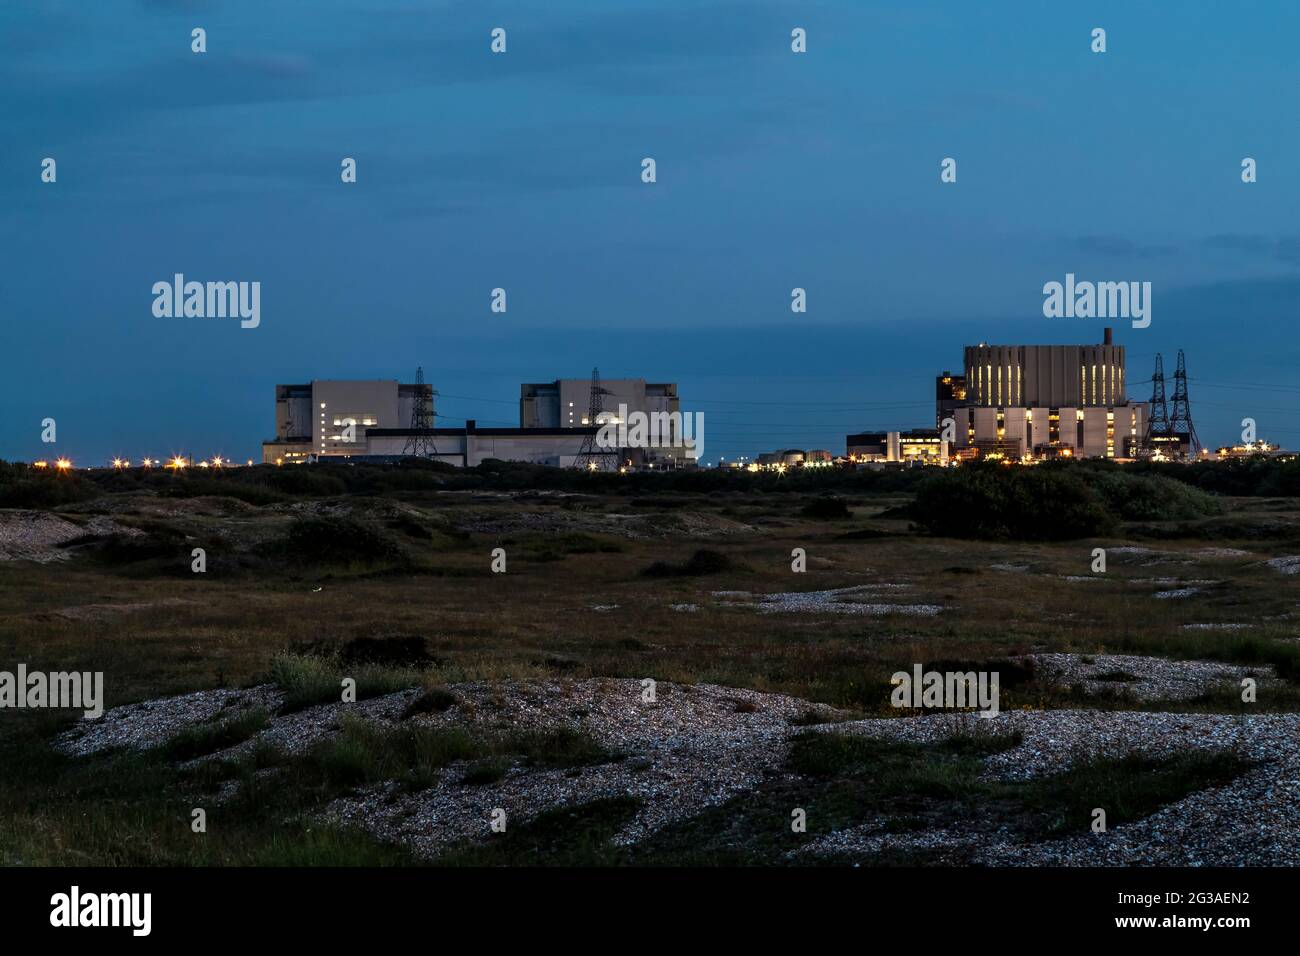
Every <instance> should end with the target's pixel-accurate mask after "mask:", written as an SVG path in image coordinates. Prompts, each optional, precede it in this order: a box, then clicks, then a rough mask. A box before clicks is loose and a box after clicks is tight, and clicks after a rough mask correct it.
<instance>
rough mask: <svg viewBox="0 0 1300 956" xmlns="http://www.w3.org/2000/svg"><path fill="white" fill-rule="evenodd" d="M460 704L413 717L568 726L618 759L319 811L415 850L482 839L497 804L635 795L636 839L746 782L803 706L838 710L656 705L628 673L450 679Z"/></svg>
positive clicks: (518, 814)
mask: <svg viewBox="0 0 1300 956" xmlns="http://www.w3.org/2000/svg"><path fill="white" fill-rule="evenodd" d="M450 689H451V690H452V691H453V693H455V694H456V695H457V696H458V697H459V698H461V701H462V703H461V704H460V705H458V706H455V707H452V708H451V709H450V710H448V711H446V712H444V713H441V714H429V715H421V716H419V717H416V718H413V719H414V720H418V721H421V722H424V723H427V724H430V725H437V724H440V723H465V722H466V721H468V722H469V724H471V725H477V726H479V727H481V728H483V729H507V728H508V729H510V730H514V731H517V730H534V729H555V728H559V727H570V728H573V729H577V730H582V731H585V732H587V733H589V734H591V735H592V736H593V737H594V738H595V739H596V740H597V741H599V742H600V743H601V744H602V745H603V746H604V747H606V748H607V749H609V750H610V751H613V752H615V753H617V754H619V755H620V759H617V760H615V761H612V762H610V763H605V764H599V765H596V766H590V767H582V768H574V769H567V770H565V769H561V770H531V769H528V768H522V767H516V768H514V769H513V770H512V771H511V772H510V773H509V775H508V776H507V777H506V778H505V779H503V780H501V781H498V782H497V783H493V784H487V785H483V786H466V785H464V784H462V783H460V775H459V773H457V772H455V770H453V772H450V773H448V774H446V775H445V778H446V779H444V781H441V782H440V783H439V784H438V785H437V786H435V787H433V788H430V789H429V790H425V791H421V792H418V793H413V794H402V793H399V792H397V790H396V789H395V788H394V787H393V786H391V785H383V786H378V787H373V788H369V789H367V790H364V791H362V792H360V793H358V794H356V795H354V796H350V797H347V798H343V799H340V800H336V801H334V802H333V803H332V804H330V806H329V808H328V809H327V817H328V818H329V819H333V820H336V821H338V822H340V823H347V824H354V825H358V826H361V827H364V828H365V829H366V830H368V831H369V832H371V833H373V834H374V835H376V836H378V837H380V838H382V839H389V840H397V841H400V842H402V843H404V844H406V845H408V846H410V847H411V848H412V849H413V850H414V851H415V852H417V853H418V854H420V855H422V856H436V855H437V854H438V853H439V852H440V851H442V850H443V849H445V848H446V847H448V846H450V845H453V844H455V843H458V842H461V841H465V840H473V839H480V838H486V837H487V836H489V834H490V830H489V821H490V819H491V813H492V811H493V810H494V809H495V808H498V807H499V808H501V809H504V810H505V811H506V814H507V821H508V823H507V825H508V826H509V825H510V824H511V823H513V824H515V825H517V824H518V823H520V822H523V821H526V820H528V819H531V818H532V817H534V816H536V815H537V814H539V813H541V812H543V811H546V810H550V809H555V808H558V807H564V806H573V805H575V804H580V803H585V802H588V801H591V800H595V799H600V798H603V797H615V796H635V797H639V798H641V799H643V800H644V801H645V803H644V806H643V807H642V809H641V811H640V812H639V813H638V814H637V815H636V817H635V819H633V820H632V822H631V823H630V824H628V826H627V827H625V828H624V830H623V831H622V832H620V833H619V834H618V835H617V836H616V837H615V842H616V843H619V844H629V843H634V842H636V841H638V840H640V839H642V838H644V837H645V836H646V835H648V834H649V833H651V832H653V831H655V830H657V829H659V828H660V827H662V826H664V825H666V824H668V823H671V822H674V821H676V820H679V819H682V818H684V817H687V816H691V815H693V814H695V813H698V812H700V811H701V810H703V809H705V808H706V807H709V806H713V805H716V804H718V803H722V802H724V801H726V800H727V799H729V798H731V797H733V796H735V795H736V794H739V793H742V792H745V791H747V790H752V789H754V788H755V787H757V786H758V785H759V783H760V782H761V781H762V779H763V778H764V777H765V776H766V775H767V774H769V773H770V772H772V771H773V770H774V769H775V768H777V767H779V766H780V765H781V764H782V762H783V761H784V760H785V756H786V754H787V752H788V747H789V744H788V738H789V735H790V732H791V721H792V720H793V719H794V718H796V717H800V716H802V715H805V714H807V713H808V711H809V710H813V711H814V712H816V713H817V714H818V715H819V716H821V717H822V718H823V719H830V718H832V717H834V716H835V715H836V714H837V712H836V711H834V710H833V709H832V708H829V707H825V706H822V705H810V704H809V703H808V702H806V701H803V700H799V699H797V698H793V697H785V696H783V695H778V694H762V693H759V692H756V691H749V690H740V689H735V688H724V687H717V686H714V685H709V684H702V685H698V686H687V685H676V684H669V683H664V682H660V683H659V684H658V685H657V687H656V701H655V702H654V703H652V704H651V703H643V702H642V696H641V695H642V687H641V682H640V681H639V680H635V679H619V680H613V679H594V680H586V681H579V682H559V681H536V682H532V681H530V682H507V683H502V684H477V683H476V684H460V685H454V686H452V687H451V688H450Z"/></svg>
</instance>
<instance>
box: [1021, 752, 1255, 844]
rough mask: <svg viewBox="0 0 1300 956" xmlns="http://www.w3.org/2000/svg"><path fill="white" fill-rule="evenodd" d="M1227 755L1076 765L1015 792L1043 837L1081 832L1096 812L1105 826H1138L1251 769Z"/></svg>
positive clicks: (1133, 758) (1128, 757)
mask: <svg viewBox="0 0 1300 956" xmlns="http://www.w3.org/2000/svg"><path fill="white" fill-rule="evenodd" d="M1251 766H1252V764H1251V763H1250V762H1249V761H1247V760H1245V759H1244V758H1243V757H1241V756H1240V755H1238V754H1235V753H1233V752H1231V751H1200V750H1194V751H1190V752H1185V753H1177V754H1174V755H1173V756H1171V757H1168V758H1164V759H1157V758H1153V757H1148V756H1144V755H1141V754H1136V753H1130V754H1126V755H1125V756H1123V757H1119V758H1090V759H1083V760H1078V761H1075V762H1074V763H1073V764H1072V765H1071V766H1070V769H1069V770H1067V771H1065V772H1064V773H1061V774H1057V775H1056V776H1053V777H1045V778H1042V779H1039V780H1031V781H1029V782H1028V783H1026V784H1024V785H1022V786H1021V787H1019V788H1018V793H1017V796H1018V799H1019V800H1020V802H1021V803H1022V804H1023V805H1024V806H1025V808H1026V809H1027V810H1029V811H1030V812H1031V813H1033V814H1035V815H1036V816H1037V818H1038V820H1039V825H1040V827H1041V829H1042V830H1043V831H1045V832H1046V833H1047V834H1048V835H1057V834H1060V833H1065V832H1068V831H1086V830H1087V829H1088V828H1089V826H1090V825H1091V824H1092V812H1093V809H1094V808H1096V807H1101V808H1102V809H1104V810H1105V811H1106V825H1107V827H1113V826H1115V824H1117V823H1124V822H1127V821H1131V820H1140V819H1142V818H1143V817H1146V816H1150V815H1151V814H1152V813H1154V812H1155V811H1156V810H1158V809H1160V808H1161V807H1163V806H1166V805H1168V804H1170V803H1174V802H1176V801H1178V800H1181V799H1183V798H1184V797H1186V796H1187V795H1188V794H1190V793H1194V792H1196V791H1198V790H1205V789H1208V788H1210V787H1217V786H1222V785H1223V784H1225V783H1228V782H1229V781H1230V780H1232V779H1233V778H1235V777H1237V776H1239V775H1240V774H1242V773H1244V772H1245V771H1247V770H1249V769H1250V768H1251Z"/></svg>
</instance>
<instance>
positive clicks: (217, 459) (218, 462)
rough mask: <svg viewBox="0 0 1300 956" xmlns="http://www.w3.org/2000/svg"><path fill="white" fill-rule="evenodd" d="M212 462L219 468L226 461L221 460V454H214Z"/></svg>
mask: <svg viewBox="0 0 1300 956" xmlns="http://www.w3.org/2000/svg"><path fill="white" fill-rule="evenodd" d="M212 464H213V465H214V466H216V467H217V468H220V467H221V466H222V465H223V464H225V462H223V461H222V460H221V456H220V455H213V456H212Z"/></svg>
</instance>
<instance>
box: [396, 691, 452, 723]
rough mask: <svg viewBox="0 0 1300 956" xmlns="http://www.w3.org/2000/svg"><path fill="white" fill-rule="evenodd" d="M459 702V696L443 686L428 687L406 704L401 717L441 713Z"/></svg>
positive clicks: (409, 717) (408, 718)
mask: <svg viewBox="0 0 1300 956" xmlns="http://www.w3.org/2000/svg"><path fill="white" fill-rule="evenodd" d="M457 703H459V698H457V697H456V695H455V694H453V693H452V692H451V691H449V690H447V689H446V688H445V687H428V688H425V689H424V690H423V691H421V692H420V696H418V697H416V698H415V700H413V701H411V702H410V703H409V704H407V705H406V709H405V710H403V711H402V719H403V720H410V719H411V718H412V717H414V716H415V715H416V714H429V713H439V714H440V713H442V712H443V711H445V710H450V709H451V708H452V707H455V706H456V704H457Z"/></svg>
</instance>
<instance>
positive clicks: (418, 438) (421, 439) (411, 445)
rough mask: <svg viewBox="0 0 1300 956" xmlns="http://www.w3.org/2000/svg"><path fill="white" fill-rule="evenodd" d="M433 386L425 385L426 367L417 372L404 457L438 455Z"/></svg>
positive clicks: (403, 448) (430, 456) (403, 447)
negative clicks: (434, 427) (435, 435)
mask: <svg viewBox="0 0 1300 956" xmlns="http://www.w3.org/2000/svg"><path fill="white" fill-rule="evenodd" d="M435 394H436V393H435V392H434V390H433V388H432V386H428V385H425V384H424V366H423V365H421V366H420V367H419V368H417V369H416V370H415V401H414V403H412V405H411V434H410V435H407V436H406V444H405V445H404V446H402V454H403V455H413V456H415V457H416V458H432V457H434V456H435V455H437V454H438V446H437V445H435V444H434V443H433V396H434V395H435Z"/></svg>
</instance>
